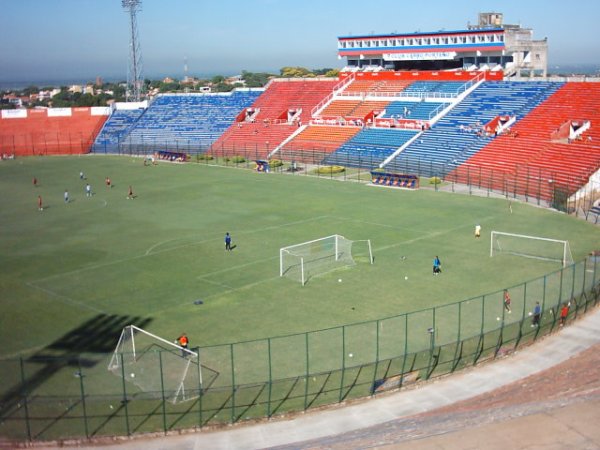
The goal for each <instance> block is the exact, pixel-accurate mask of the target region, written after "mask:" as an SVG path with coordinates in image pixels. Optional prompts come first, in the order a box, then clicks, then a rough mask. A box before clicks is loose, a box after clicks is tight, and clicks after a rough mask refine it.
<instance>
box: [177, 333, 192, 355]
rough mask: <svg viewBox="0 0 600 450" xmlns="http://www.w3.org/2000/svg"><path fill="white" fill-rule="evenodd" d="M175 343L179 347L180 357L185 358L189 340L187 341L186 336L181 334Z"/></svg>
mask: <svg viewBox="0 0 600 450" xmlns="http://www.w3.org/2000/svg"><path fill="white" fill-rule="evenodd" d="M175 342H176V343H177V345H179V346H180V347H181V356H183V357H184V358H185V357H186V356H187V353H188V352H187V351H186V350H187V349H188V347H189V344H190V340H189V339H188V337H187V334H185V333H182V334H181V336H179V337H178V338H177V340H176V341H175Z"/></svg>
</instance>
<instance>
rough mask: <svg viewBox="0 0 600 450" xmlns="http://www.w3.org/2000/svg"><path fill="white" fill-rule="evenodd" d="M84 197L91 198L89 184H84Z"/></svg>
mask: <svg viewBox="0 0 600 450" xmlns="http://www.w3.org/2000/svg"><path fill="white" fill-rule="evenodd" d="M85 196H86V197H91V196H92V187H91V186H90V184H89V183H86V184H85Z"/></svg>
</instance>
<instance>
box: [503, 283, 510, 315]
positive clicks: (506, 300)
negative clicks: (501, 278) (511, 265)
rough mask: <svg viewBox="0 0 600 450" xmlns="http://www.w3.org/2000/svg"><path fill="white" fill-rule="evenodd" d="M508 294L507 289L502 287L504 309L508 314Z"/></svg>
mask: <svg viewBox="0 0 600 450" xmlns="http://www.w3.org/2000/svg"><path fill="white" fill-rule="evenodd" d="M510 301H511V300H510V294H509V293H508V290H507V289H504V309H506V310H507V311H508V313H509V314H510V313H511V311H510Z"/></svg>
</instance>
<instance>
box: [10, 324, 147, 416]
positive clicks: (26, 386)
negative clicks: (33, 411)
mask: <svg viewBox="0 0 600 450" xmlns="http://www.w3.org/2000/svg"><path fill="white" fill-rule="evenodd" d="M151 321H152V319H150V318H142V317H133V316H117V315H107V314H98V315H96V316H94V317H93V318H91V319H90V320H88V321H86V322H84V323H82V324H81V325H80V326H78V327H77V328H74V329H73V330H71V331H70V332H68V333H67V334H65V335H63V336H61V337H60V338H59V339H57V340H56V341H54V342H53V343H51V344H50V345H49V346H47V347H45V348H44V349H42V350H40V351H38V352H37V353H35V354H34V355H32V356H30V357H29V358H26V359H22V360H21V363H22V369H21V378H22V380H21V383H18V384H16V385H15V386H12V387H10V388H8V389H7V390H6V391H5V393H4V394H3V395H2V397H0V418H6V417H8V416H10V415H11V414H12V413H13V412H14V409H15V407H16V408H17V409H18V408H19V407H20V403H21V402H22V401H23V399H24V398H26V397H28V396H29V395H31V393H32V392H33V391H35V390H36V389H37V388H39V387H40V386H42V385H43V384H44V383H46V382H47V381H48V380H49V379H50V378H51V377H52V376H53V375H55V374H56V373H57V372H59V371H61V370H62V369H64V368H66V367H73V368H74V369H76V370H77V371H79V369H80V368H82V367H86V368H90V367H93V366H95V365H96V364H98V363H99V362H100V361H102V360H103V358H105V357H106V354H107V353H110V352H112V351H114V348H115V343H116V342H117V341H118V339H119V336H120V335H121V331H122V330H123V328H124V327H125V326H127V325H131V324H135V325H136V326H138V327H140V328H141V327H144V326H147V325H148V324H149V323H150V322H151ZM90 353H92V354H94V353H97V354H98V355H99V357H98V359H95V358H90V357H87V358H82V357H81V356H80V355H81V354H90ZM25 364H27V367H28V368H30V367H32V366H33V367H35V366H39V369H38V370H33V371H32V370H31V369H29V370H28V372H31V373H25V370H24V368H23V367H24V366H25Z"/></svg>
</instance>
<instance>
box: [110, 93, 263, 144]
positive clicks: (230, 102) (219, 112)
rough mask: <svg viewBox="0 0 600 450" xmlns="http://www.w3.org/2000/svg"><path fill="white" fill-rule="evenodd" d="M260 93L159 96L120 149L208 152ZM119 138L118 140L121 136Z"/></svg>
mask: <svg viewBox="0 0 600 450" xmlns="http://www.w3.org/2000/svg"><path fill="white" fill-rule="evenodd" d="M260 93H261V91H260V90H235V91H234V92H232V93H227V94H163V95H159V96H158V97H156V99H155V100H154V101H153V102H152V103H151V104H150V106H149V107H148V109H147V110H146V111H145V112H144V113H143V114H142V115H141V116H140V117H139V119H137V121H136V122H135V123H134V124H133V126H132V127H131V128H130V130H129V133H127V135H126V136H125V138H124V139H120V144H121V149H122V151H126V152H131V151H136V150H137V149H139V148H144V149H148V148H152V149H153V150H160V149H161V148H165V146H167V147H169V148H172V147H176V148H179V149H186V150H195V151H198V150H199V149H200V148H206V147H207V146H209V145H210V144H211V143H213V142H214V141H215V140H216V139H217V138H218V137H219V136H220V135H221V134H222V133H223V131H225V129H226V128H227V127H228V126H229V125H230V124H231V122H232V121H233V120H234V119H235V117H236V116H237V115H238V114H239V112H240V111H241V110H242V109H244V108H245V107H247V106H249V105H250V104H252V102H254V100H255V99H256V98H257V97H258V96H259V95H260ZM118 118H119V117H117V119H118ZM114 138H115V137H113V138H111V139H114ZM116 138H117V139H119V137H118V132H117V136H116ZM99 144H100V145H101V143H99Z"/></svg>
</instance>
